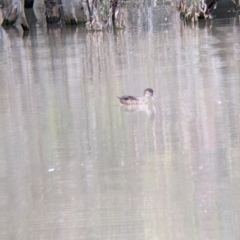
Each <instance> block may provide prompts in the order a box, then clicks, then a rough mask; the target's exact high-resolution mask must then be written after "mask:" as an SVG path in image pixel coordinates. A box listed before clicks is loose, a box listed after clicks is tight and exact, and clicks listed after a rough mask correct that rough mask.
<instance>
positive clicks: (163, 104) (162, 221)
mask: <svg viewBox="0 0 240 240" xmlns="http://www.w3.org/2000/svg"><path fill="white" fill-rule="evenodd" d="M155 14H156V13H155ZM133 16H135V17H136V15H134V14H133ZM140 20H141V18H140ZM140 20H139V19H138V18H137V17H136V18H135V19H133V20H132V23H131V24H130V23H129V24H128V26H127V28H126V30H125V31H119V32H117V35H114V34H112V33H107V32H104V33H86V32H85V31H83V30H82V29H76V30H73V29H72V30H71V29H66V30H63V31H61V30H59V29H55V30H54V29H50V30H48V31H47V28H46V27H45V26H44V25H42V24H39V25H36V29H35V33H34V34H32V35H31V34H30V35H29V36H28V37H24V38H22V37H20V36H18V34H15V32H14V31H13V30H10V31H5V30H3V29H1V28H0V166H1V167H0V178H1V179H0V238H1V239H3V240H8V239H9V240H10V239H11V240H13V239H17V240H18V239H24V240H26V239H34V240H36V239H37V240H40V239H42V240H46V239H53V240H56V239H63V240H65V239H68V240H72V239H84V240H85V239H86V240H89V239H101V240H106V239H109V240H114V239H124V240H135V239H136V240H141V239H144V240H153V239H154V240H156V239H159V240H168V239H173V240H175V239H180V240H188V239H191V240H192V239H201V240H206V239H218V240H219V239H229V240H233V239H236V240H237V239H240V227H239V226H240V201H239V196H240V187H239V181H240V173H239V172H240V121H239V117H240V43H239V37H240V28H239V25H238V24H236V22H235V19H233V20H224V21H213V22H212V23H211V24H210V25H211V26H195V27H190V26H184V25H183V24H181V22H180V21H179V15H178V13H177V14H173V15H171V18H169V20H168V23H167V24H162V23H161V19H160V20H159V19H158V18H156V21H155V22H154V24H150V25H146V24H145V23H144V22H141V21H140ZM158 20H159V22H158ZM129 22H130V21H129ZM146 87H152V88H153V89H154V91H155V94H156V95H157V99H156V100H155V102H154V105H153V106H152V105H151V106H149V108H138V109H131V111H130V112H129V111H127V110H129V109H123V108H121V106H120V104H119V102H118V99H117V97H116V96H118V95H122V94H134V95H141V94H142V92H143V90H144V88H146Z"/></svg>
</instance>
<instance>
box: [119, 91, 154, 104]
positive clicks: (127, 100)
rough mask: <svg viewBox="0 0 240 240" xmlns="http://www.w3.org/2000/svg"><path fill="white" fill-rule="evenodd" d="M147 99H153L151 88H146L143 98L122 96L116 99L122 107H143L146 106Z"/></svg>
mask: <svg viewBox="0 0 240 240" xmlns="http://www.w3.org/2000/svg"><path fill="white" fill-rule="evenodd" d="M149 97H152V98H155V95H154V94H153V90H152V89H151V88H146V89H145V90H144V93H143V97H134V96H126V95H124V96H122V97H118V99H119V101H120V103H122V104H124V105H143V104H148V100H149Z"/></svg>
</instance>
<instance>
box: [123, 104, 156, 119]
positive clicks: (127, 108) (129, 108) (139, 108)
mask: <svg viewBox="0 0 240 240" xmlns="http://www.w3.org/2000/svg"><path fill="white" fill-rule="evenodd" d="M120 110H121V111H122V112H129V113H137V112H145V113H146V115H147V118H149V119H154V117H155V114H156V108H155V106H154V105H122V106H121V107H120Z"/></svg>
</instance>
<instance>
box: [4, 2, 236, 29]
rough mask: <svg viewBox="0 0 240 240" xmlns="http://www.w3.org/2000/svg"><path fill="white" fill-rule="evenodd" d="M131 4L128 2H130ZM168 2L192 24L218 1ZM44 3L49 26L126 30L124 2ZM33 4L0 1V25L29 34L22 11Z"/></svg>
mask: <svg viewBox="0 0 240 240" xmlns="http://www.w3.org/2000/svg"><path fill="white" fill-rule="evenodd" d="M132 1H133V0H129V2H132ZM140 1H144V0H140ZM170 1H171V2H172V4H173V5H176V6H177V9H178V10H179V11H180V16H181V17H182V18H184V19H185V20H187V21H192V22H194V21H197V20H198V19H199V18H204V19H207V18H211V11H212V10H213V8H214V6H215V4H216V2H217V1H218V0H180V1H178V0H170ZM173 1H175V2H173ZM229 1H230V0H229ZM231 1H235V0H231ZM43 2H44V6H45V16H46V21H47V23H49V24H59V23H61V24H62V23H64V24H71V25H73V24H74V25H75V24H80V23H84V24H85V25H86V28H87V29H88V30H95V31H99V30H100V31H101V30H103V29H104V28H106V27H109V26H113V27H114V28H120V29H121V28H124V26H125V19H124V14H123V12H122V11H123V10H122V5H123V4H124V3H126V0H125V1H124V0H44V1H43ZM234 3H235V2H234ZM33 4H34V0H0V6H1V7H2V11H1V12H2V17H1V15H0V24H1V23H2V24H3V25H12V24H15V25H16V26H22V29H23V30H24V31H28V30H29V26H28V23H27V20H26V17H25V12H24V8H32V7H33ZM235 5H236V3H235ZM0 10H1V8H0ZM1 19H2V20H1Z"/></svg>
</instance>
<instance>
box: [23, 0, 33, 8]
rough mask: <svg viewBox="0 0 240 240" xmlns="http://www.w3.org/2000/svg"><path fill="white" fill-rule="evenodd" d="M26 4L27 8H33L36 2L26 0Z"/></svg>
mask: <svg viewBox="0 0 240 240" xmlns="http://www.w3.org/2000/svg"><path fill="white" fill-rule="evenodd" d="M24 2H25V3H24V7H25V8H33V4H34V0H25V1H24Z"/></svg>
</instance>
